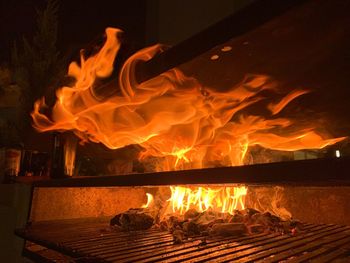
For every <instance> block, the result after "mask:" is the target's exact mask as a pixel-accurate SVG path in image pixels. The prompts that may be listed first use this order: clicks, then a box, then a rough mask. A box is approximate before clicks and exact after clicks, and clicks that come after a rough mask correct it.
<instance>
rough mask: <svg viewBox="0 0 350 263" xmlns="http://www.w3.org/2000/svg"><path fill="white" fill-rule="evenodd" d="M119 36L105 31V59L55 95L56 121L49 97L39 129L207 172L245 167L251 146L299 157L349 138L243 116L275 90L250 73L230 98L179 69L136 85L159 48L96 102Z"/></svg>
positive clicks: (84, 63) (84, 65)
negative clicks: (138, 71)
mask: <svg viewBox="0 0 350 263" xmlns="http://www.w3.org/2000/svg"><path fill="white" fill-rule="evenodd" d="M119 32H120V30H118V29H113V28H107V29H106V35H107V40H106V43H105V44H104V46H103V48H102V49H101V50H100V52H99V53H97V54H96V55H94V56H91V57H89V58H87V59H86V58H84V56H83V55H82V56H81V62H80V66H79V65H78V64H77V63H75V62H73V63H71V65H70V66H69V70H68V75H70V76H73V77H74V78H75V79H76V82H75V84H74V85H73V86H72V87H62V88H61V89H60V90H58V91H57V101H56V104H55V105H54V107H53V109H52V116H51V118H49V117H48V116H46V115H44V114H42V113H41V110H42V109H43V108H45V107H46V106H45V102H44V100H43V99H42V100H39V101H37V102H36V103H35V105H34V111H33V113H32V118H33V123H34V127H35V128H36V129H37V130H39V131H42V132H44V131H50V130H72V131H74V133H75V134H76V135H77V136H79V137H80V138H81V139H82V140H83V141H92V142H101V143H103V144H104V145H105V146H107V147H109V148H111V149H117V148H121V147H124V146H126V145H130V144H139V145H141V146H142V147H143V148H144V149H145V150H144V152H143V153H142V155H141V157H142V158H146V157H147V156H155V157H162V158H164V159H165V160H166V161H165V163H167V165H166V166H167V167H168V168H166V169H180V168H201V167H204V166H208V164H209V163H210V162H218V161H223V162H224V163H225V164H228V165H240V164H242V163H243V162H244V157H245V155H246V153H247V151H248V149H249V147H250V146H252V145H260V146H262V147H265V148H270V149H276V150H287V151H294V150H300V149H310V148H311V149H315V148H317V149H318V148H323V147H325V146H327V145H330V144H334V143H336V142H338V141H340V140H342V139H343V138H336V139H324V138H322V137H321V136H320V135H319V134H317V133H316V132H315V131H314V130H313V127H311V128H310V129H308V130H298V131H295V132H294V133H293V134H288V133H286V132H285V133H277V132H275V131H274V130H281V129H283V128H286V127H288V128H289V130H291V129H290V127H291V126H293V122H292V121H291V120H288V119H284V118H274V119H265V118H263V117H259V116H244V115H242V114H240V115H238V112H239V111H241V110H243V109H245V108H246V107H248V106H250V105H252V104H254V103H256V102H258V101H260V100H262V99H263V98H262V97H260V96H259V95H258V93H259V92H260V91H262V90H265V89H274V88H275V87H274V84H273V83H272V82H271V80H270V79H269V78H268V77H266V76H262V75H249V76H247V77H246V78H245V79H244V80H243V81H242V82H241V83H240V84H238V85H237V86H235V87H233V88H232V89H231V90H230V91H228V92H217V91H214V90H212V89H209V88H204V87H202V86H201V85H200V83H198V82H197V81H196V80H195V79H193V78H189V77H186V76H184V75H183V73H182V72H181V71H179V70H178V69H173V70H170V71H168V72H166V73H163V74H161V75H159V76H158V77H156V78H153V79H151V80H149V81H146V82H144V83H141V84H139V83H137V82H136V80H135V78H134V71H135V65H136V63H138V62H139V61H146V60H149V59H150V58H152V57H153V56H154V55H155V54H156V53H157V52H160V51H161V46H160V45H156V46H152V47H149V48H146V49H143V50H141V51H139V52H137V53H136V54H134V55H133V56H131V57H130V58H129V59H128V60H127V61H126V63H125V64H124V66H123V67H122V70H121V73H120V76H119V88H120V90H121V92H122V95H114V96H112V97H110V98H107V99H105V100H104V101H102V102H101V101H100V100H98V99H97V98H96V97H95V96H94V89H93V84H94V82H95V80H96V79H97V78H103V77H107V76H109V75H110V74H111V73H112V71H113V61H114V58H115V56H116V55H117V53H118V50H119V48H120V42H119V41H118V37H117V35H118V33H119ZM304 93H306V91H300V90H298V91H295V92H292V93H290V94H288V95H287V96H286V97H284V98H282V99H281V100H280V102H278V103H275V104H274V103H270V104H269V106H268V108H269V110H270V111H271V112H272V114H273V115H275V114H278V113H279V112H280V111H281V110H283V108H284V107H285V106H286V105H287V104H288V103H289V102H290V101H291V100H293V99H295V98H296V97H298V96H300V95H302V94H304ZM233 117H238V118H236V119H238V121H233V120H232V119H233ZM281 134H282V135H281ZM164 166H165V165H164ZM164 168H165V167H163V169H164Z"/></svg>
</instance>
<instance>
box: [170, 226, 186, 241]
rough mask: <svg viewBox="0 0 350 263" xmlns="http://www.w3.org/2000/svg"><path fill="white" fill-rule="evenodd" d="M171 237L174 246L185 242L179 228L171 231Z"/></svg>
mask: <svg viewBox="0 0 350 263" xmlns="http://www.w3.org/2000/svg"><path fill="white" fill-rule="evenodd" d="M172 235H173V242H174V244H182V243H183V242H184V240H185V234H184V232H183V231H182V229H180V228H179V227H178V228H176V229H175V230H174V231H173V233H172Z"/></svg>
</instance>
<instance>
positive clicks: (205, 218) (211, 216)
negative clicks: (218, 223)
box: [193, 211, 217, 227]
mask: <svg viewBox="0 0 350 263" xmlns="http://www.w3.org/2000/svg"><path fill="white" fill-rule="evenodd" d="M216 219H217V215H216V214H215V213H213V212H211V211H204V212H202V213H200V214H199V215H198V216H197V217H196V218H194V219H193V222H194V223H196V224H197V225H199V226H204V227H207V226H208V225H210V224H213V223H214V221H215V220H216Z"/></svg>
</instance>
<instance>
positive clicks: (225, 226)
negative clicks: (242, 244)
mask: <svg viewBox="0 0 350 263" xmlns="http://www.w3.org/2000/svg"><path fill="white" fill-rule="evenodd" d="M245 233H247V227H246V226H245V224H242V223H219V224H214V225H213V226H212V227H211V231H210V234H211V235H219V236H240V235H243V234H245Z"/></svg>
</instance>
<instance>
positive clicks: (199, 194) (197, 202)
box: [168, 186, 247, 215]
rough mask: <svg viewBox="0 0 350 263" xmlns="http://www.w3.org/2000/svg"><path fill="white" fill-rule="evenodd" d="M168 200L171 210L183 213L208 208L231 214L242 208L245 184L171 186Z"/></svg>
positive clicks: (245, 192) (245, 190)
mask: <svg viewBox="0 0 350 263" xmlns="http://www.w3.org/2000/svg"><path fill="white" fill-rule="evenodd" d="M170 189H171V197H170V199H169V200H168V202H169V205H170V208H171V212H172V213H178V214H181V215H182V214H184V213H185V212H186V211H188V210H189V209H191V208H194V209H196V210H197V211H199V212H203V211H206V210H208V209H210V210H212V211H216V212H222V213H230V214H233V212H234V210H241V209H244V200H245V196H246V194H247V188H246V187H245V186H240V187H220V188H209V187H196V188H194V187H191V188H190V187H182V186H171V187H170Z"/></svg>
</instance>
